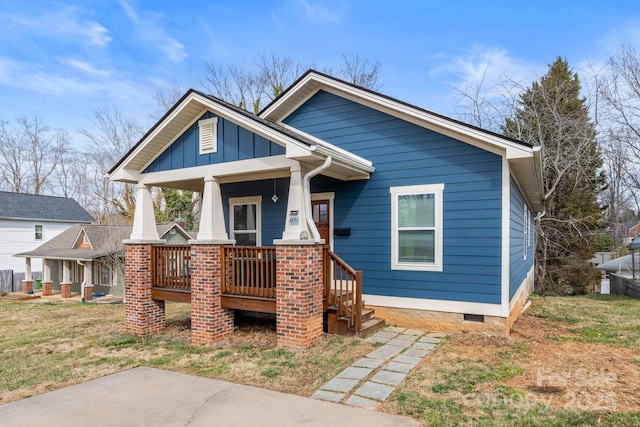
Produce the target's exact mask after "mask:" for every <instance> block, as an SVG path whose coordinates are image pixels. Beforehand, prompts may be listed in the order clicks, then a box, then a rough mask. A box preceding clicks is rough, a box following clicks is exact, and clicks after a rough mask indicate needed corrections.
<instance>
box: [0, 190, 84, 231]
mask: <svg viewBox="0 0 640 427" xmlns="http://www.w3.org/2000/svg"><path fill="white" fill-rule="evenodd" d="M0 218H2V219H21V220H38V221H58V222H86V223H90V222H93V221H95V219H94V218H93V217H92V216H91V215H89V213H88V212H87V211H86V210H84V209H83V208H82V206H80V205H79V204H78V202H76V201H75V200H74V199H72V198H70V197H56V196H42V195H36V194H24V193H10V192H6V191H0Z"/></svg>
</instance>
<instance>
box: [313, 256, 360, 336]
mask: <svg viewBox="0 0 640 427" xmlns="http://www.w3.org/2000/svg"><path fill="white" fill-rule="evenodd" d="M323 267H324V268H323V270H324V272H323V276H324V277H323V279H324V297H325V298H326V299H327V306H328V307H335V308H336V309H337V311H338V313H337V314H338V317H346V318H348V319H349V322H348V323H349V327H350V328H353V329H354V330H355V332H356V333H358V332H359V331H360V330H361V328H362V305H363V304H362V271H360V270H357V271H356V270H354V269H353V268H351V266H349V264H347V263H346V262H344V261H343V260H342V259H341V258H340V257H339V256H338V255H336V254H335V253H333V252H332V251H331V250H330V249H329V248H325V249H324V255H323Z"/></svg>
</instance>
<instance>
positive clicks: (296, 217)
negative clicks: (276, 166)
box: [274, 163, 315, 244]
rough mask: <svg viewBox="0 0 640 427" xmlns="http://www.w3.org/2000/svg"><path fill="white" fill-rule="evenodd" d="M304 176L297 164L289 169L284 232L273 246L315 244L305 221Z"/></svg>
mask: <svg viewBox="0 0 640 427" xmlns="http://www.w3.org/2000/svg"><path fill="white" fill-rule="evenodd" d="M304 174H305V171H304V170H303V168H302V166H301V165H300V164H299V163H298V164H297V165H295V166H292V167H291V180H290V181H289V199H288V200H287V218H286V222H285V225H284V232H283V233H282V240H276V241H275V242H274V243H275V244H287V243H296V244H300V243H303V244H305V243H308V244H314V243H315V242H314V240H313V235H312V234H311V230H309V226H308V224H307V220H306V218H307V216H306V205H305V202H304V186H303V183H302V178H303V177H304Z"/></svg>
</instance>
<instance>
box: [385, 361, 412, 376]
mask: <svg viewBox="0 0 640 427" xmlns="http://www.w3.org/2000/svg"><path fill="white" fill-rule="evenodd" d="M415 367H416V365H411V364H408V363H398V362H389V363H387V364H386V365H384V366H383V367H382V369H383V370H385V371H393V372H404V373H405V374H407V373H409V372H410V371H411V370H412V369H413V368H415Z"/></svg>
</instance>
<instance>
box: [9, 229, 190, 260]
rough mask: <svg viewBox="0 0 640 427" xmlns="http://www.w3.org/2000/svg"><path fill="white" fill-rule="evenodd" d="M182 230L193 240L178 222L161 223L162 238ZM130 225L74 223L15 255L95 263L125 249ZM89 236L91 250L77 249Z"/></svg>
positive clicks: (159, 230) (160, 232)
mask: <svg viewBox="0 0 640 427" xmlns="http://www.w3.org/2000/svg"><path fill="white" fill-rule="evenodd" d="M173 228H175V229H177V230H179V231H180V232H181V233H182V234H183V235H184V236H185V237H186V238H187V239H189V238H193V236H192V235H191V233H190V232H188V231H186V230H185V229H183V228H182V227H180V225H179V224H177V223H166V224H158V225H157V229H158V235H159V236H160V238H162V236H164V235H165V234H166V233H168V232H169V230H171V229H173ZM131 229H132V226H131V225H100V224H75V225H73V226H71V227H69V228H68V229H66V230H65V231H63V232H62V233H60V234H58V235H57V236H56V237H54V238H52V239H51V240H49V241H48V242H45V243H43V244H42V245H40V246H39V247H37V248H36V249H34V250H32V251H29V252H23V253H20V254H16V255H15V256H18V257H30V258H49V259H63V260H92V259H96V258H101V257H104V256H107V255H110V254H112V253H115V252H121V251H122V250H123V244H122V241H123V240H124V239H128V238H129V235H130V234H131ZM83 232H84V234H85V235H86V236H87V239H88V241H89V243H90V245H91V248H90V249H89V248H80V247H77V245H76V242H77V241H78V238H79V237H80V236H81V235H82V233H83Z"/></svg>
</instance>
